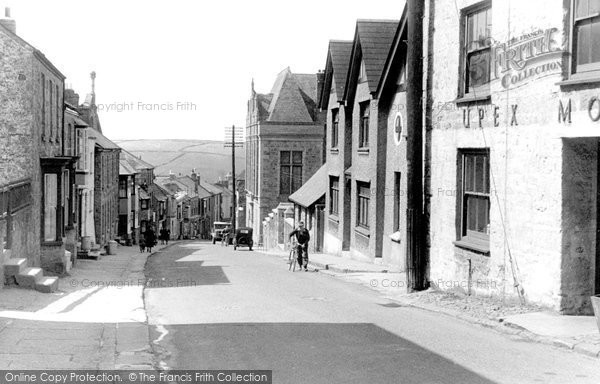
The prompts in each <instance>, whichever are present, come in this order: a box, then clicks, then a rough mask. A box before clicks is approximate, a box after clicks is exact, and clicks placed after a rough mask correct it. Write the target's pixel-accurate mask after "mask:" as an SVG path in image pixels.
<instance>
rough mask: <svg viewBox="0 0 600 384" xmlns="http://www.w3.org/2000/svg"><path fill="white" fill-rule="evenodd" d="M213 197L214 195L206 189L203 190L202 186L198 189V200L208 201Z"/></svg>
mask: <svg viewBox="0 0 600 384" xmlns="http://www.w3.org/2000/svg"><path fill="white" fill-rule="evenodd" d="M211 196H213V194H212V193H210V192H208V191H207V190H206V189H204V188H202V186H199V187H198V198H199V199H206V198H209V197H211Z"/></svg>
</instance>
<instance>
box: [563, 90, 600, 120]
mask: <svg viewBox="0 0 600 384" xmlns="http://www.w3.org/2000/svg"><path fill="white" fill-rule="evenodd" d="M585 107H586V108H587V114H588V117H589V118H590V120H591V121H593V122H597V121H600V98H599V97H597V96H592V97H591V98H590V99H589V100H588V102H587V103H586V105H585ZM572 110H573V108H572V102H571V99H570V98H569V99H568V100H567V101H566V102H563V101H562V100H559V101H558V122H559V123H567V124H571V122H572V120H571V112H572Z"/></svg>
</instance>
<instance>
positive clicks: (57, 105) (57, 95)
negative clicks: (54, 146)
mask: <svg viewBox="0 0 600 384" xmlns="http://www.w3.org/2000/svg"><path fill="white" fill-rule="evenodd" d="M60 126H61V125H60V97H59V92H58V85H57V86H56V140H57V141H58V140H59V138H60V129H59V128H60Z"/></svg>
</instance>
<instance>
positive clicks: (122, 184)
mask: <svg viewBox="0 0 600 384" xmlns="http://www.w3.org/2000/svg"><path fill="white" fill-rule="evenodd" d="M119 197H120V198H122V199H125V198H127V178H124V177H122V178H120V179H119Z"/></svg>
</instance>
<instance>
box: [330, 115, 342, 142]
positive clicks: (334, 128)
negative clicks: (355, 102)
mask: <svg viewBox="0 0 600 384" xmlns="http://www.w3.org/2000/svg"><path fill="white" fill-rule="evenodd" d="M339 124H340V109H339V108H333V109H332V110H331V148H332V149H335V148H338V145H339V132H340V130H339Z"/></svg>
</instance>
